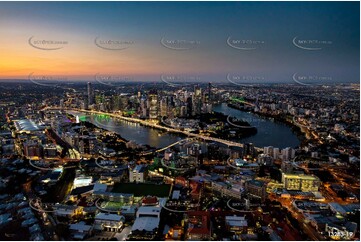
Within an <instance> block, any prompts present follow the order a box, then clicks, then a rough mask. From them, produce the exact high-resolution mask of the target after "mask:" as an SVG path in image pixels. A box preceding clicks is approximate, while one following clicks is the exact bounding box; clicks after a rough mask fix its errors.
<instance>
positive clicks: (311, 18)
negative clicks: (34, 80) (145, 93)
mask: <svg viewBox="0 0 361 242" xmlns="http://www.w3.org/2000/svg"><path fill="white" fill-rule="evenodd" d="M0 6H1V8H0V33H1V36H2V38H1V40H0V50H1V52H2V55H1V57H0V80H2V81H4V80H9V79H10V80H13V79H22V80H28V79H29V75H38V76H49V77H52V76H66V77H67V79H68V80H69V81H92V80H94V79H95V78H94V77H95V75H97V74H99V73H101V75H105V76H115V77H121V76H126V77H130V78H129V79H131V80H130V81H133V80H134V81H161V80H160V79H161V76H162V75H180V76H182V75H184V76H188V77H192V78H193V79H194V78H196V79H199V81H202V82H209V81H210V82H227V75H235V76H240V75H242V76H243V77H247V78H248V81H249V80H250V82H251V83H252V82H256V83H261V82H262V83H263V82H264V83H267V82H272V83H274V82H280V83H291V82H292V81H293V76H294V75H300V76H306V78H307V77H308V76H310V77H311V76H312V77H316V79H317V81H320V80H323V81H324V82H326V83H327V82H330V83H340V82H359V75H360V73H359V64H360V63H359V54H358V53H359V35H360V34H359V21H358V17H359V2H343V3H340V2H316V3H314V2H295V3H289V2H227V3H220V2H208V3H197V2H183V3H182V2H174V3H144V2H125V3H124V2H123V3H121V2H105V3H99V2H90V3H86V2H79V3H71V2H63V3H60V2H51V3H49V2H48V3H45V2H43V3H40V2H39V3H35V2H33V3H11V2H8V3H5V2H3V3H0ZM177 9H182V11H177ZM215 16H217V17H215ZM44 40H45V41H46V42H43V41H44ZM51 41H52V43H50V42H51ZM54 42H61V43H60V44H59V43H56V44H54ZM192 78H190V79H192ZM247 78H245V79H247ZM45 79H46V78H45ZM49 79H50V78H49ZM119 79H121V78H119ZM184 79H186V77H185V78H184ZM311 81H312V80H311Z"/></svg>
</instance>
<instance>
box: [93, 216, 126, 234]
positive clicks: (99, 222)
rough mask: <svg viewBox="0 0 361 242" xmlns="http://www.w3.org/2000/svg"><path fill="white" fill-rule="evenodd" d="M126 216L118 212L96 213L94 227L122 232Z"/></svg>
mask: <svg viewBox="0 0 361 242" xmlns="http://www.w3.org/2000/svg"><path fill="white" fill-rule="evenodd" d="M124 221H125V218H124V217H123V216H121V215H117V214H109V213H98V214H97V215H95V220H94V229H97V230H105V231H112V232H120V231H121V229H122V226H123V223H124Z"/></svg>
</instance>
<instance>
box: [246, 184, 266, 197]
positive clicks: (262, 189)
mask: <svg viewBox="0 0 361 242" xmlns="http://www.w3.org/2000/svg"><path fill="white" fill-rule="evenodd" d="M246 191H247V193H248V194H249V195H251V196H252V197H256V198H259V199H260V200H261V201H262V202H263V201H265V200H266V196H267V194H266V184H265V183H264V182H263V181H257V180H250V181H247V182H246Z"/></svg>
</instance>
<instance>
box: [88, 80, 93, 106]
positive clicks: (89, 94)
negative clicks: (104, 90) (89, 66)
mask: <svg viewBox="0 0 361 242" xmlns="http://www.w3.org/2000/svg"><path fill="white" fill-rule="evenodd" d="M87 87H88V105H92V104H93V96H94V95H93V87H92V84H91V83H90V82H88V84H87Z"/></svg>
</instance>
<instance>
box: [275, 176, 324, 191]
mask: <svg viewBox="0 0 361 242" xmlns="http://www.w3.org/2000/svg"><path fill="white" fill-rule="evenodd" d="M282 183H283V185H284V188H285V189H287V190H298V191H302V192H317V191H318V189H319V187H320V183H321V182H320V179H319V178H318V177H316V176H310V175H304V174H286V173H282Z"/></svg>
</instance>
